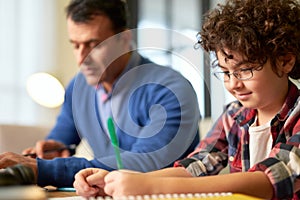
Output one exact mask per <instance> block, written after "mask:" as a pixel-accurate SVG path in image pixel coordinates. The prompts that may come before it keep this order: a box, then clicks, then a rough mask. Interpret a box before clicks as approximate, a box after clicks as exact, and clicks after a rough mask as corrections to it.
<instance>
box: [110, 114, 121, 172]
mask: <svg viewBox="0 0 300 200" xmlns="http://www.w3.org/2000/svg"><path fill="white" fill-rule="evenodd" d="M107 127H108V132H109V135H110V140H111V143H112V145H113V147H114V150H115V155H116V159H117V166H118V169H123V164H122V160H121V154H120V147H119V142H118V138H117V135H116V131H115V125H114V122H113V120H112V118H111V117H110V118H108V120H107Z"/></svg>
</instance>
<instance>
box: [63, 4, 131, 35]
mask: <svg viewBox="0 0 300 200" xmlns="http://www.w3.org/2000/svg"><path fill="white" fill-rule="evenodd" d="M66 15H67V18H69V17H70V18H71V19H72V20H73V21H74V22H78V23H87V22H88V21H90V20H92V19H93V17H95V16H97V15H104V16H107V17H108V18H109V19H110V20H111V22H112V25H113V30H114V31H115V32H116V33H119V32H122V31H124V30H125V29H126V28H127V26H128V11H127V5H126V2H125V1H124V0H71V1H70V3H69V5H68V6H67V7H66Z"/></svg>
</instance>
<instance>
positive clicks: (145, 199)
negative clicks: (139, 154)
mask: <svg viewBox="0 0 300 200" xmlns="http://www.w3.org/2000/svg"><path fill="white" fill-rule="evenodd" d="M232 195H233V194H232V193H231V192H224V193H195V194H152V195H137V196H125V197H118V198H112V197H109V196H107V197H97V198H94V199H90V200H162V199H203V198H204V199H206V198H211V199H216V198H215V197H220V198H221V197H230V196H232Z"/></svg>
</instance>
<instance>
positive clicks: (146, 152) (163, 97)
mask: <svg viewBox="0 0 300 200" xmlns="http://www.w3.org/2000/svg"><path fill="white" fill-rule="evenodd" d="M66 11H67V26H68V33H69V37H70V42H71V43H72V44H73V46H74V54H75V57H76V60H77V63H78V65H79V66H80V73H78V75H77V76H76V77H75V78H74V79H73V80H72V81H71V83H70V85H69V86H68V88H67V89H66V97H65V102H64V104H63V106H62V111H61V114H60V115H59V117H58V119H57V124H56V125H55V127H54V128H53V130H52V131H51V132H50V134H49V136H48V137H47V139H46V140H45V141H40V142H38V143H37V144H36V147H35V148H29V149H27V150H25V151H24V153H36V154H37V157H38V158H37V159H33V158H29V157H24V156H20V155H16V154H14V153H5V154H2V155H0V168H4V167H7V166H10V165H13V164H16V163H22V164H24V165H28V166H31V167H32V169H34V171H35V173H36V177H37V184H38V185H40V186H46V185H54V186H57V187H66V186H72V184H73V181H74V175H75V174H76V173H77V172H78V171H79V170H81V169H84V168H87V167H97V168H102V169H105V170H109V171H110V170H114V169H117V164H116V158H115V155H114V148H113V146H112V144H111V142H110V137H109V133H108V131H107V120H108V119H109V118H113V121H114V122H115V128H116V133H117V137H118V141H119V146H120V151H121V159H122V161H123V165H124V168H126V169H132V170H138V171H144V172H146V171H152V170H156V169H160V168H164V167H167V166H169V165H171V164H172V163H173V162H174V161H175V160H178V159H179V158H182V157H184V156H187V154H188V153H189V152H191V151H192V150H193V149H194V147H195V146H196V145H197V143H198V140H199V136H198V134H197V132H198V131H197V130H198V121H199V118H200V113H199V109H198V104H197V98H196V94H195V92H194V90H193V88H192V86H191V84H190V83H189V82H188V81H187V80H186V79H184V78H183V77H182V76H181V75H180V74H179V73H177V72H175V71H173V70H171V69H170V68H167V67H162V66H158V65H156V64H154V63H152V62H151V61H149V60H148V59H146V58H143V57H141V56H140V55H139V54H138V53H137V52H136V51H135V50H134V49H133V47H132V45H131V41H132V40H131V37H132V33H131V31H129V30H128V29H127V22H126V17H127V13H126V5H125V3H124V2H123V1H121V0H109V1H108V0H72V1H71V3H70V4H69V6H68V7H67V10H66ZM81 138H85V139H86V140H87V141H88V143H89V145H90V146H91V148H92V150H93V153H94V159H93V160H90V161H88V160H87V159H84V158H75V157H69V156H70V155H72V154H73V153H74V152H71V151H68V150H60V151H56V152H55V153H51V154H46V153H43V152H45V150H47V151H49V150H53V149H61V148H63V147H66V146H68V145H71V144H75V145H77V144H79V142H80V141H81ZM183 141H184V142H183ZM55 157H61V158H55ZM42 158H44V159H42ZM52 158H55V159H52ZM46 159H47V160H46Z"/></svg>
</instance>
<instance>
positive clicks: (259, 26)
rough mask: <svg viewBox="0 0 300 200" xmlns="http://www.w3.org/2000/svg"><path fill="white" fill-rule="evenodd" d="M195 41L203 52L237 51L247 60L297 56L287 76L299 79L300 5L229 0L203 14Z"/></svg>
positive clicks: (293, 1) (291, 0) (282, 1)
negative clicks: (203, 19)
mask: <svg viewBox="0 0 300 200" xmlns="http://www.w3.org/2000/svg"><path fill="white" fill-rule="evenodd" d="M199 34H200V40H199V41H198V43H200V44H201V46H202V47H203V48H204V50H206V51H214V52H217V51H223V52H224V49H225V48H227V49H229V50H233V51H237V52H239V53H241V54H242V55H244V56H246V58H248V61H249V62H254V63H260V64H264V63H265V62H266V61H267V59H269V58H270V61H271V63H272V68H273V71H274V72H276V73H277V70H276V65H275V63H276V58H278V56H281V55H286V54H288V53H290V54H293V55H295V56H296V63H295V66H294V69H293V70H292V71H291V72H290V73H289V76H290V77H291V78H294V79H299V78H300V5H299V2H298V0H228V1H227V3H226V4H224V5H220V4H219V5H218V8H216V9H214V10H211V11H210V12H208V13H207V14H206V15H205V21H204V23H203V26H202V30H201V31H200V32H199Z"/></svg>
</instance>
